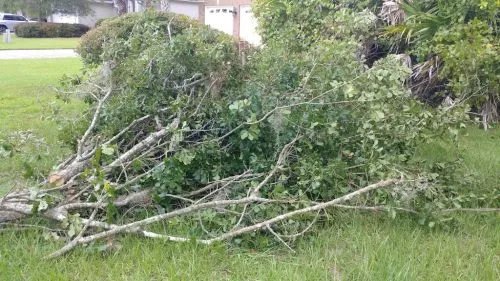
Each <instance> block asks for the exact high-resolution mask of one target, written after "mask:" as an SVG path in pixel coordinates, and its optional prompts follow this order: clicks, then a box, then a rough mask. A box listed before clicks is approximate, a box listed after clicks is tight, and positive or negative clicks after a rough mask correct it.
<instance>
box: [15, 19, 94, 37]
mask: <svg viewBox="0 0 500 281" xmlns="http://www.w3.org/2000/svg"><path fill="white" fill-rule="evenodd" d="M89 29H90V28H89V27H88V26H86V25H83V24H69V23H52V22H36V23H21V24H19V25H17V26H16V30H15V32H16V35H17V36H18V37H24V38H54V37H81V36H82V35H84V34H85V33H87V31H89Z"/></svg>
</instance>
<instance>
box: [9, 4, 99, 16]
mask: <svg viewBox="0 0 500 281" xmlns="http://www.w3.org/2000/svg"><path fill="white" fill-rule="evenodd" d="M0 10H3V11H10V12H16V11H22V12H23V13H25V14H26V15H28V16H30V17H38V18H47V17H49V16H50V15H52V14H55V13H62V14H79V15H87V14H89V13H91V12H92V11H91V9H90V7H89V1H87V0H83V1H82V0H0Z"/></svg>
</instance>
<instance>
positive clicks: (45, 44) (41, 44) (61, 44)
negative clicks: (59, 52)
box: [0, 35, 80, 50]
mask: <svg viewBox="0 0 500 281" xmlns="http://www.w3.org/2000/svg"><path fill="white" fill-rule="evenodd" d="M79 40H80V38H20V37H17V36H15V35H13V36H12V42H11V43H8V44H7V43H4V42H3V39H2V40H1V41H0V50H40V49H74V48H76V46H77V45H78V42H79Z"/></svg>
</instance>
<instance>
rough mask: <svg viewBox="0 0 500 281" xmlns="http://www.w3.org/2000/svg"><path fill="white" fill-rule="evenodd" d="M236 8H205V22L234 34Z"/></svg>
mask: <svg viewBox="0 0 500 281" xmlns="http://www.w3.org/2000/svg"><path fill="white" fill-rule="evenodd" d="M233 21H234V8H233V7H231V6H217V7H206V8H205V24H206V25H210V26H211V27H212V28H215V29H218V30H220V31H223V32H225V33H227V34H230V35H233Z"/></svg>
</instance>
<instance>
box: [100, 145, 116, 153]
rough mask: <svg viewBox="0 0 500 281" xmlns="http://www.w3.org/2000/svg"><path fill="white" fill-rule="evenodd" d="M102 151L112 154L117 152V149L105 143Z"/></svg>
mask: <svg viewBox="0 0 500 281" xmlns="http://www.w3.org/2000/svg"><path fill="white" fill-rule="evenodd" d="M101 151H102V153H103V154H104V155H108V156H112V155H113V154H114V153H115V149H114V148H113V147H112V146H107V145H103V146H102V147H101Z"/></svg>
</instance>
